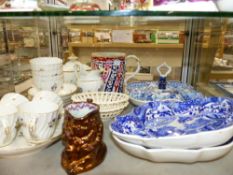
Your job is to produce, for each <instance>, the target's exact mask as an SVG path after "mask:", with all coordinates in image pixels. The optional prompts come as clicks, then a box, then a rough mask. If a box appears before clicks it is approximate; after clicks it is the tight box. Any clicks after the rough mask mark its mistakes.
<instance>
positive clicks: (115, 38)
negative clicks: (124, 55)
mask: <svg viewBox="0 0 233 175" xmlns="http://www.w3.org/2000/svg"><path fill="white" fill-rule="evenodd" d="M112 42H113V43H133V30H112Z"/></svg>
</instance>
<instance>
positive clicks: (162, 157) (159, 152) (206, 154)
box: [113, 135, 233, 163]
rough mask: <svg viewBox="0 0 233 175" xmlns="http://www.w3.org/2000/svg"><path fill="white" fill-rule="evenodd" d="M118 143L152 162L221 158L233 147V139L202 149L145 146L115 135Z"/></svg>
mask: <svg viewBox="0 0 233 175" xmlns="http://www.w3.org/2000/svg"><path fill="white" fill-rule="evenodd" d="M113 138H114V140H115V141H116V143H117V144H118V145H119V146H120V147H121V148H122V149H123V150H125V151H126V152H128V153H129V154H131V155H133V156H136V157H139V158H142V159H146V160H149V161H152V162H181V163H194V162H203V161H211V160H215V159H219V158H221V157H223V156H224V155H226V154H227V153H229V152H230V151H231V149H232V147H233V140H232V139H231V140H230V141H229V142H228V143H226V144H223V145H221V146H216V147H208V148H200V149H175V148H155V149H150V148H145V147H143V146H139V145H135V144H131V143H127V142H125V141H123V140H121V139H119V138H117V137H116V136H114V135H113Z"/></svg>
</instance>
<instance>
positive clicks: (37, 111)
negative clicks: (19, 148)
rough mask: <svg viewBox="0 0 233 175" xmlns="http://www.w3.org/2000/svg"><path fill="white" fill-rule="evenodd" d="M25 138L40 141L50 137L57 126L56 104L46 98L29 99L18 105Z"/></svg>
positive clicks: (30, 140)
mask: <svg viewBox="0 0 233 175" xmlns="http://www.w3.org/2000/svg"><path fill="white" fill-rule="evenodd" d="M18 109H19V117H20V120H21V122H22V126H21V127H22V132H23V135H24V137H25V139H26V140H27V141H28V142H31V143H41V142H45V141H47V140H48V139H50V138H51V137H52V136H53V134H54V131H55V129H56V126H57V121H58V109H59V108H58V105H57V104H55V103H53V102H49V101H47V100H38V101H30V102H27V103H24V104H22V105H20V106H19V107H18Z"/></svg>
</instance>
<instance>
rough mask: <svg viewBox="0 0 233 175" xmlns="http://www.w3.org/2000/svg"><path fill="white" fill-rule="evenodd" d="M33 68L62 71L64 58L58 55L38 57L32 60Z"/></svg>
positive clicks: (35, 69) (45, 70)
mask: <svg viewBox="0 0 233 175" xmlns="http://www.w3.org/2000/svg"><path fill="white" fill-rule="evenodd" d="M30 65H31V69H32V70H33V71H42V72H47V71H52V70H59V72H61V71H62V59H60V58H57V57H38V58H33V59H31V60H30Z"/></svg>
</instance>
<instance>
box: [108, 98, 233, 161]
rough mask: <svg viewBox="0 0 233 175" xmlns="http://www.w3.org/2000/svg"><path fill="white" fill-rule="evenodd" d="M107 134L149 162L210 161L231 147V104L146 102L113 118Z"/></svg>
mask: <svg viewBox="0 0 233 175" xmlns="http://www.w3.org/2000/svg"><path fill="white" fill-rule="evenodd" d="M110 131H111V132H112V135H113V138H114V140H115V141H116V142H117V143H118V145H119V146H120V147H122V148H123V149H124V150H125V151H127V152H129V153H130V154H132V155H135V156H137V157H141V158H144V159H148V160H151V161H156V162H186V163H188V162H197V161H210V160H214V159H217V158H220V157H222V156H223V155H225V154H226V153H228V152H229V151H230V150H231V149H232V147H233V140H232V137H233V100H232V99H229V98H220V97H208V98H197V99H194V100H190V101H185V102H167V101H166V102H150V103H147V104H145V105H142V106H139V107H136V108H134V109H133V110H132V111H131V112H130V113H128V114H126V115H123V116H117V117H116V118H115V120H114V121H113V122H112V123H111V124H110ZM164 152H166V154H164Z"/></svg>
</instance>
